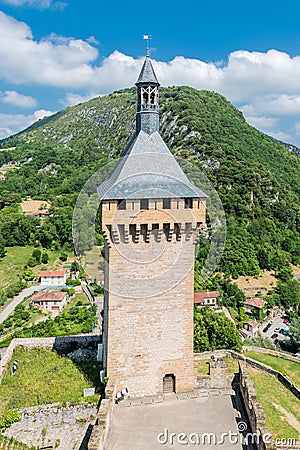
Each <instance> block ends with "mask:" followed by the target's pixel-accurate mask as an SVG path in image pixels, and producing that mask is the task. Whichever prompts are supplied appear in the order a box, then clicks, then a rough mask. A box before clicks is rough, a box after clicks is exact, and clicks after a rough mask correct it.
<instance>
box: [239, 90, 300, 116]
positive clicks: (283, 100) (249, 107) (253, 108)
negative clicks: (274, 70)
mask: <svg viewBox="0 0 300 450" xmlns="http://www.w3.org/2000/svg"><path fill="white" fill-rule="evenodd" d="M241 110H242V111H243V112H244V113H245V114H275V115H281V116H283V115H284V116H289V115H295V114H300V95H290V94H275V95H274V94H270V95H263V96H261V97H254V98H253V99H252V102H251V104H246V105H244V106H242V107H241Z"/></svg>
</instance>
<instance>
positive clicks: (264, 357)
mask: <svg viewBox="0 0 300 450" xmlns="http://www.w3.org/2000/svg"><path fill="white" fill-rule="evenodd" d="M245 355H246V356H249V358H252V359H255V360H256V361H259V362H261V363H263V364H266V365H267V366H269V367H272V369H275V370H277V371H278V372H281V373H282V374H283V375H285V376H287V377H288V378H289V379H290V380H291V381H293V383H294V384H295V385H296V386H298V387H299V388H300V361H299V362H297V361H290V360H289V359H284V358H281V357H279V356H274V355H268V354H265V353H256V352H251V351H250V352H248V351H247V352H246V353H245Z"/></svg>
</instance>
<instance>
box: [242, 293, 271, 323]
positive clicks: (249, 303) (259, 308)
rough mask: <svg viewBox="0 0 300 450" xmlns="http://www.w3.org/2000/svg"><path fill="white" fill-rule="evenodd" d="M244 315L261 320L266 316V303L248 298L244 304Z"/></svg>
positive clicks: (260, 299) (257, 298) (258, 299)
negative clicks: (250, 315) (251, 315)
mask: <svg viewBox="0 0 300 450" xmlns="http://www.w3.org/2000/svg"><path fill="white" fill-rule="evenodd" d="M244 308H245V310H246V313H248V314H253V315H254V316H255V318H256V319H258V320H260V321H261V320H263V319H264V317H265V314H266V309H267V302H265V300H263V299H262V298H260V297H253V298H248V299H247V300H246V301H245V302H244Z"/></svg>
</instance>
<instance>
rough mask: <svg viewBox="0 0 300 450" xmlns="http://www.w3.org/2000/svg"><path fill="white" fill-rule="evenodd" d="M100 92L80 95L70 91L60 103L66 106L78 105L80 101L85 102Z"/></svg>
mask: <svg viewBox="0 0 300 450" xmlns="http://www.w3.org/2000/svg"><path fill="white" fill-rule="evenodd" d="M97 95H98V94H95V93H91V94H88V95H79V94H74V93H72V92H69V93H68V94H66V96H65V97H64V98H62V99H60V100H59V103H60V104H61V105H63V106H65V107H68V106H74V105H78V103H84V102H87V101H89V100H91V99H92V98H95V97H97Z"/></svg>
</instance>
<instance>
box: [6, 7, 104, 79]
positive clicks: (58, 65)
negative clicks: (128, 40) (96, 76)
mask: <svg viewBox="0 0 300 450" xmlns="http://www.w3.org/2000/svg"><path fill="white" fill-rule="evenodd" d="M54 41H55V42H54ZM12 49H13V51H12ZM97 57H98V51H97V49H95V48H94V47H92V46H91V45H90V44H88V43H87V42H84V41H83V40H80V39H73V38H63V39H62V40H61V42H59V39H58V38H57V36H55V35H51V36H50V37H49V38H44V39H42V40H41V41H40V42H37V41H35V40H34V39H33V36H32V32H31V30H30V28H29V27H28V26H27V25H26V24H25V23H24V22H18V21H16V20H15V19H13V18H12V17H10V16H7V15H6V14H4V13H3V12H0V60H1V67H0V78H2V79H5V80H7V81H8V82H10V83H15V84H22V83H34V84H38V85H48V86H56V87H64V88H67V87H72V88H82V87H84V86H87V85H89V84H91V78H92V75H93V69H92V67H91V66H90V65H89V62H91V61H94V60H95V59H96V58H97Z"/></svg>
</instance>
